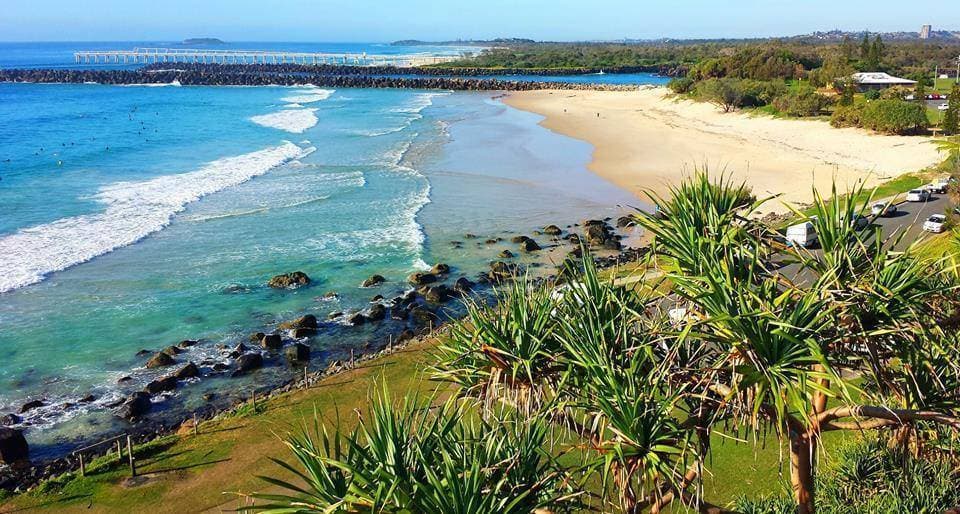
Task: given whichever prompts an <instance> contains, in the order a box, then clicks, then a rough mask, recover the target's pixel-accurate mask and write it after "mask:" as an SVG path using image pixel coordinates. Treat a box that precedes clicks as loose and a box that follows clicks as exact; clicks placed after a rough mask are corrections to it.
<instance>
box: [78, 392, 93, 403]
mask: <svg viewBox="0 0 960 514" xmlns="http://www.w3.org/2000/svg"><path fill="white" fill-rule="evenodd" d="M96 399H97V397H96V396H94V395H92V394H88V395H86V396H84V397H83V398H80V400H78V401H79V402H80V403H90V402H92V401H94V400H96Z"/></svg>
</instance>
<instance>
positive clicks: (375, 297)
mask: <svg viewBox="0 0 960 514" xmlns="http://www.w3.org/2000/svg"><path fill="white" fill-rule="evenodd" d="M382 301H383V295H382V294H378V295H376V296H374V297H373V298H371V299H370V303H377V302H382Z"/></svg>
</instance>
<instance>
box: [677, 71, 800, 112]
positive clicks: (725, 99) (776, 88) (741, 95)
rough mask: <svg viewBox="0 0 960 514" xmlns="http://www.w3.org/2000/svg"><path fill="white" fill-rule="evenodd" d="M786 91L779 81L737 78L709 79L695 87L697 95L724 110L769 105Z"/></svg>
mask: <svg viewBox="0 0 960 514" xmlns="http://www.w3.org/2000/svg"><path fill="white" fill-rule="evenodd" d="M786 92H787V87H786V85H784V84H783V83H782V82H779V81H761V80H752V79H735V78H722V79H716V78H714V79H707V80H704V81H702V82H699V83H697V85H696V87H695V88H694V94H695V95H696V96H698V97H699V98H700V99H702V100H705V101H708V102H712V103H715V104H717V105H719V106H720V107H722V108H723V111H724V112H730V111H733V110H736V109H739V108H741V107H760V106H762V105H767V104H768V103H770V102H771V101H773V99H774V98H777V97H778V96H781V95H783V94H785V93H786Z"/></svg>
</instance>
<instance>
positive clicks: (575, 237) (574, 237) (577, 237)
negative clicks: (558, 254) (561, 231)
mask: <svg viewBox="0 0 960 514" xmlns="http://www.w3.org/2000/svg"><path fill="white" fill-rule="evenodd" d="M566 240H567V241H570V242H571V243H573V244H575V245H578V244H580V234H567V236H566Z"/></svg>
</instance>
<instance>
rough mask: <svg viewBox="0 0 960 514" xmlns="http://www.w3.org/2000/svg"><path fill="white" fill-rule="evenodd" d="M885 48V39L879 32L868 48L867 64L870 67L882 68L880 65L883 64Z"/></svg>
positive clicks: (871, 68) (872, 68)
mask: <svg viewBox="0 0 960 514" xmlns="http://www.w3.org/2000/svg"><path fill="white" fill-rule="evenodd" d="M885 50H886V47H885V46H884V44H883V39H882V38H881V37H880V34H877V36H876V37H874V38H873V42H872V43H870V45H869V49H868V50H867V58H866V66H867V68H868V69H870V70H873V71H876V70H879V69H880V66H881V65H882V64H883V55H884V52H885Z"/></svg>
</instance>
